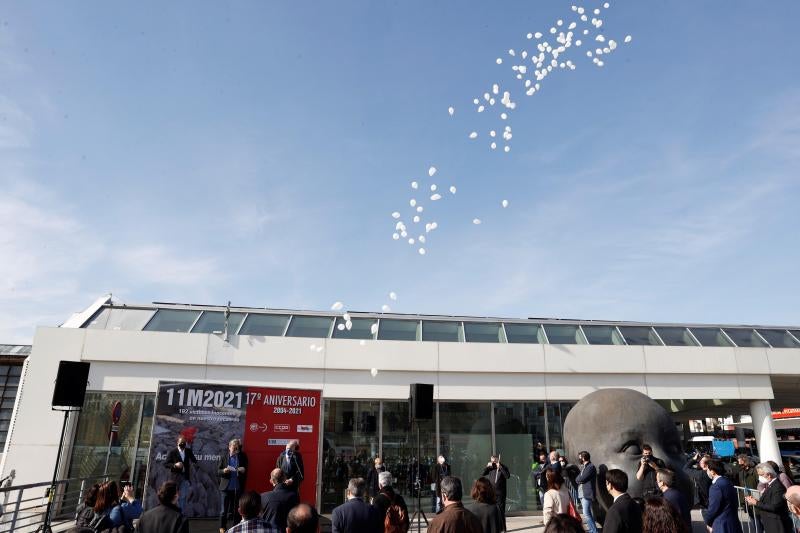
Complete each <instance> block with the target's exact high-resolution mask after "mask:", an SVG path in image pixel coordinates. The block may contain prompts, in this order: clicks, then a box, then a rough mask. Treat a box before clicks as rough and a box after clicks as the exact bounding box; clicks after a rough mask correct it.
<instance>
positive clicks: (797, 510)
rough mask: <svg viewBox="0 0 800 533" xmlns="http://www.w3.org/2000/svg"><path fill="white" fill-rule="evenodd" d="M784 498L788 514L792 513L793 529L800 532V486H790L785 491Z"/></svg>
mask: <svg viewBox="0 0 800 533" xmlns="http://www.w3.org/2000/svg"><path fill="white" fill-rule="evenodd" d="M784 498H786V503H787V505H788V506H789V512H790V513H792V522H793V523H794V529H795V530H796V531H800V485H792V486H791V487H789V488H788V489H786V494H785V495H784Z"/></svg>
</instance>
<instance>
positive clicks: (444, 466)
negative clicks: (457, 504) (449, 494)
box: [431, 455, 452, 514]
mask: <svg viewBox="0 0 800 533" xmlns="http://www.w3.org/2000/svg"><path fill="white" fill-rule="evenodd" d="M450 475H452V471H451V470H450V463H448V462H447V461H446V460H445V458H444V455H440V456H439V457H438V458H437V459H436V464H435V465H434V467H433V483H432V484H431V485H435V486H432V487H431V488H432V489H435V492H434V494H435V497H436V501H435V502H434V506H433V512H434V513H437V514H438V513H441V512H442V509H443V507H442V497H441V494H442V480H443V479H444V478H446V477H448V476H450Z"/></svg>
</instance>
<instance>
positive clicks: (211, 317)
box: [192, 311, 244, 335]
mask: <svg viewBox="0 0 800 533" xmlns="http://www.w3.org/2000/svg"><path fill="white" fill-rule="evenodd" d="M243 318H244V313H231V315H230V316H229V317H228V334H230V335H233V334H235V333H236V332H237V331H238V330H239V326H240V325H241V324H242V319H243ZM223 331H225V313H223V312H222V311H205V312H204V313H203V315H202V316H201V317H200V320H198V321H197V323H196V324H195V325H194V327H193V328H192V333H222V332H223Z"/></svg>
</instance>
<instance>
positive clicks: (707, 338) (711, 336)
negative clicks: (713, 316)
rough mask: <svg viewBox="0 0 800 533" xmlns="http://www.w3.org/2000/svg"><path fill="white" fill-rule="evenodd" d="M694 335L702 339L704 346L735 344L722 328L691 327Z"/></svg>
mask: <svg viewBox="0 0 800 533" xmlns="http://www.w3.org/2000/svg"><path fill="white" fill-rule="evenodd" d="M691 331H692V335H694V336H695V338H696V339H697V340H698V341H700V344H701V345H703V346H724V347H726V348H728V347H731V346H733V345H732V344H731V342H730V341H729V340H728V338H727V337H725V334H724V333H722V330H721V329H718V328H691Z"/></svg>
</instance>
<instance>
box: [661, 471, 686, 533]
mask: <svg viewBox="0 0 800 533" xmlns="http://www.w3.org/2000/svg"><path fill="white" fill-rule="evenodd" d="M656 484H657V485H658V488H659V490H660V491H661V494H662V495H663V497H664V499H665V500H667V501H668V502H669V503H670V505H672V507H673V508H674V509H675V510H676V511H678V513H679V514H680V515H681V518H683V523H684V524H686V531H691V530H692V513H691V510H690V508H689V500H687V499H686V496H684V494H683V493H682V492H681V491H679V490H678V489H676V488H675V473H674V472H673V471H672V470H667V469H666V468H662V469H660V470H658V471H657V472H656Z"/></svg>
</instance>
